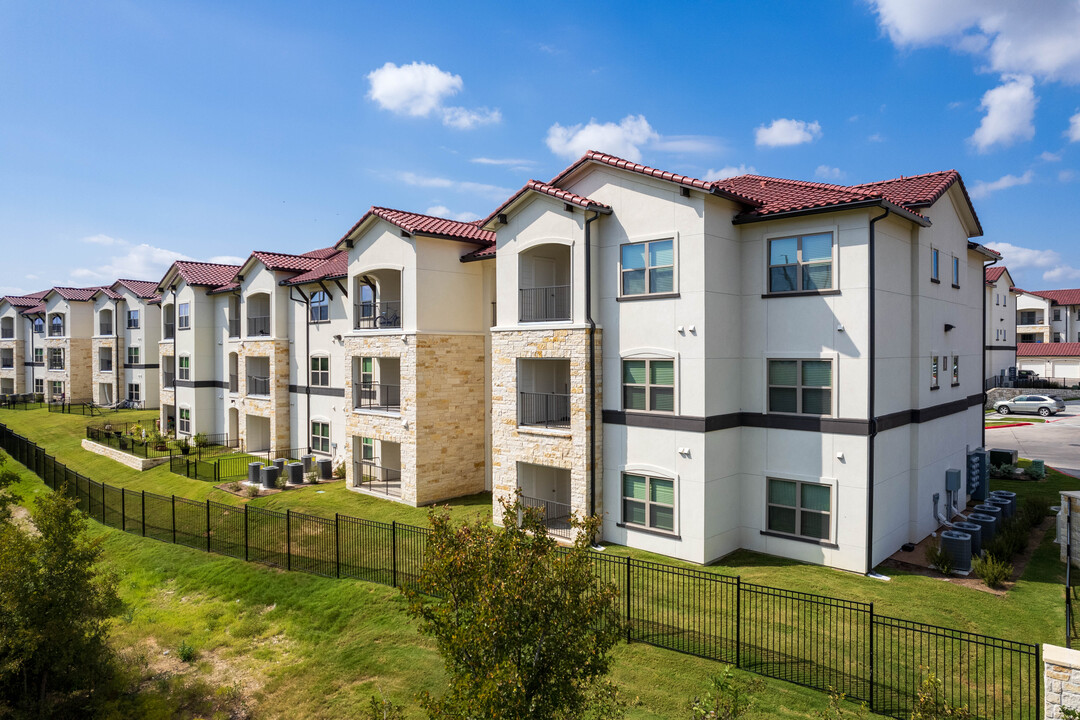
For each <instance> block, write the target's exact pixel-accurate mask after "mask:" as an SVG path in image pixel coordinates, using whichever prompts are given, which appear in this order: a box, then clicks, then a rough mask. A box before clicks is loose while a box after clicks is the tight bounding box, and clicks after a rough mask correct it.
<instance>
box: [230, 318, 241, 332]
mask: <svg viewBox="0 0 1080 720" xmlns="http://www.w3.org/2000/svg"><path fill="white" fill-rule="evenodd" d="M229 337H240V318H238V317H231V318H229Z"/></svg>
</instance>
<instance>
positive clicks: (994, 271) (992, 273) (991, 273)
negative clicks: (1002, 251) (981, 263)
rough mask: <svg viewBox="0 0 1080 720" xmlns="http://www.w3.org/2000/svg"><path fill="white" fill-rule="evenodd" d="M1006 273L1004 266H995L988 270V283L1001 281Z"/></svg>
mask: <svg viewBox="0 0 1080 720" xmlns="http://www.w3.org/2000/svg"><path fill="white" fill-rule="evenodd" d="M1004 272H1005V266H1004V265H995V266H993V267H988V268H986V282H987V283H996V282H997V281H998V280H1000V279H1001V275H1002V273H1004Z"/></svg>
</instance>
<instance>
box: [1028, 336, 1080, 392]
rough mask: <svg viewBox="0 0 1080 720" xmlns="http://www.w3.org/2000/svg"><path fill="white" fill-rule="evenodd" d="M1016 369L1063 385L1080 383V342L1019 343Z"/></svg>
mask: <svg viewBox="0 0 1080 720" xmlns="http://www.w3.org/2000/svg"><path fill="white" fill-rule="evenodd" d="M1016 369H1017V370H1028V371H1030V372H1033V373H1035V374H1036V375H1037V376H1038V378H1039V379H1040V380H1048V381H1050V382H1056V383H1061V384H1062V385H1063V386H1075V385H1077V384H1080V342H1056V343H1045V342H1040V343H1019V344H1017V346H1016Z"/></svg>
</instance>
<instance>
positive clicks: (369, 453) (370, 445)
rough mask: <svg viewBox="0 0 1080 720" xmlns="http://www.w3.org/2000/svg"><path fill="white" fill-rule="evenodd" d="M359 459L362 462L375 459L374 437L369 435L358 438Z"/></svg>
mask: <svg viewBox="0 0 1080 720" xmlns="http://www.w3.org/2000/svg"><path fill="white" fill-rule="evenodd" d="M360 460H361V461H362V462H374V461H375V439H374V438H369V437H362V438H360Z"/></svg>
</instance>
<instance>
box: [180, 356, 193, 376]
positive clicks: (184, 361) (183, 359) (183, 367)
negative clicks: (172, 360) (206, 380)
mask: <svg viewBox="0 0 1080 720" xmlns="http://www.w3.org/2000/svg"><path fill="white" fill-rule="evenodd" d="M177 366H178V367H179V368H180V369H179V371H178V375H177V377H178V379H180V380H190V379H191V358H190V357H188V356H187V355H181V356H180V359H179V361H178V362H177Z"/></svg>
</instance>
